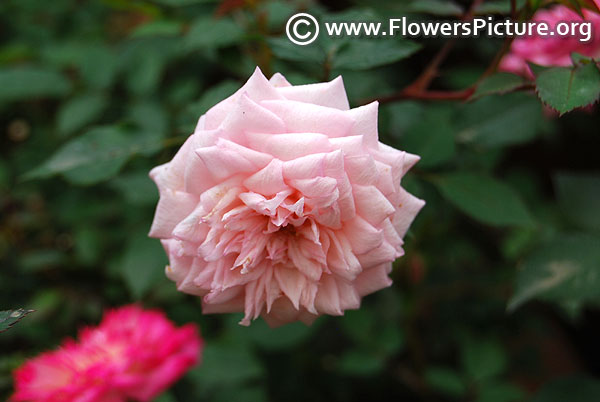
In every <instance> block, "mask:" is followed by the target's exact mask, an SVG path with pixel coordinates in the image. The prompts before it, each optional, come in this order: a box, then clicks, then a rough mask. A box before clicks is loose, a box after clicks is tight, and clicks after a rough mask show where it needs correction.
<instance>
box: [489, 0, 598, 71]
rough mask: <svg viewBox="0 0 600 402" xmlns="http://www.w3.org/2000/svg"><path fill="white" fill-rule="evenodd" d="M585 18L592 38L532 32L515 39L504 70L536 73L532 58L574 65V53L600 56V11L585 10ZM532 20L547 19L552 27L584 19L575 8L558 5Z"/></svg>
mask: <svg viewBox="0 0 600 402" xmlns="http://www.w3.org/2000/svg"><path fill="white" fill-rule="evenodd" d="M598 1H600V0H598ZM583 14H584V16H585V21H588V22H591V24H592V28H591V35H592V36H591V40H590V41H587V42H581V41H580V39H581V38H585V35H580V34H579V31H578V30H576V33H577V34H576V35H572V36H558V35H554V36H530V37H521V38H517V39H515V40H514V42H513V43H512V46H511V48H510V52H509V53H508V54H507V55H506V56H504V58H503V59H502V61H501V62H500V67H499V68H500V70H503V71H508V72H513V73H515V74H519V75H524V76H528V77H533V74H532V72H531V70H530V69H529V66H528V65H527V63H528V62H530V63H534V64H538V65H540V66H547V67H551V66H570V65H571V63H572V62H571V54H572V53H579V54H582V55H584V56H588V57H600V14H597V13H595V12H592V11H590V10H583ZM532 21H538V22H539V21H545V22H546V23H548V25H549V26H550V28H551V29H554V27H556V25H557V24H558V23H560V22H567V23H569V22H582V21H583V19H582V18H581V16H580V15H579V14H577V13H576V12H575V11H573V10H571V9H569V8H568V7H566V6H555V7H551V8H549V9H542V10H539V11H538V12H536V13H535V15H534V16H533V18H532Z"/></svg>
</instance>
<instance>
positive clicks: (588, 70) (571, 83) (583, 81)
mask: <svg viewBox="0 0 600 402" xmlns="http://www.w3.org/2000/svg"><path fill="white" fill-rule="evenodd" d="M535 85H536V91H537V94H538V96H539V97H540V99H541V100H542V102H544V103H545V104H546V105H548V106H550V107H551V108H553V109H555V110H557V111H558V112H559V113H560V114H561V115H562V114H564V113H567V112H569V111H571V110H573V109H575V108H578V107H584V106H587V105H589V104H592V103H594V102H596V101H597V100H598V98H600V71H599V70H598V67H597V66H596V64H595V63H589V64H581V65H576V66H573V67H554V68H549V69H547V70H544V71H543V72H541V73H540V75H539V76H538V77H537V79H536V80H535Z"/></svg>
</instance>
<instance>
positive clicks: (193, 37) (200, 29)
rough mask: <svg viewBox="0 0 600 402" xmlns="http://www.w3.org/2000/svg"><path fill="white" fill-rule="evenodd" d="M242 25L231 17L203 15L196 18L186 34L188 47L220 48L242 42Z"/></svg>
mask: <svg viewBox="0 0 600 402" xmlns="http://www.w3.org/2000/svg"><path fill="white" fill-rule="evenodd" d="M243 37H244V30H243V29H242V27H241V26H240V25H239V24H237V23H235V22H234V21H232V20H230V19H229V18H221V19H215V18H212V17H201V18H199V19H197V20H195V21H194V22H193V23H192V26H191V27H190V30H189V32H188V33H187V35H186V39H185V43H186V47H187V48H188V49H203V48H219V47H225V46H231V45H235V44H237V43H240V42H241V41H242V39H243Z"/></svg>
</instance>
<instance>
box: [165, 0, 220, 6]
mask: <svg viewBox="0 0 600 402" xmlns="http://www.w3.org/2000/svg"><path fill="white" fill-rule="evenodd" d="M217 1H218V0H154V2H155V3H158V4H162V5H165V6H171V7H185V6H191V5H194V4H204V3H216V2H217Z"/></svg>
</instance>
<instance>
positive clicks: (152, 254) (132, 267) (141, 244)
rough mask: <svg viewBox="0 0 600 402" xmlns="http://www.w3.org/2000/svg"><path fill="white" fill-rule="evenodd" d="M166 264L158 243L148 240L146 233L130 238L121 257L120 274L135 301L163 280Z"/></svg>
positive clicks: (154, 240)
mask: <svg viewBox="0 0 600 402" xmlns="http://www.w3.org/2000/svg"><path fill="white" fill-rule="evenodd" d="M167 263H168V261H167V257H166V254H165V250H164V249H163V247H162V246H161V244H160V241H158V240H156V239H151V238H149V237H148V235H147V233H146V231H143V232H141V233H139V234H137V235H135V236H134V237H133V238H132V240H131V241H130V242H129V244H128V246H127V250H126V251H125V255H124V257H123V262H122V264H121V272H122V274H123V279H125V283H126V284H127V287H128V288H129V290H130V292H131V294H132V295H133V297H134V298H135V299H140V298H141V297H142V296H144V295H145V294H146V293H147V292H148V291H149V290H150V289H151V288H152V286H154V285H156V284H157V283H158V282H159V281H160V280H161V279H164V270H165V266H166V265H167Z"/></svg>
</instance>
